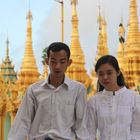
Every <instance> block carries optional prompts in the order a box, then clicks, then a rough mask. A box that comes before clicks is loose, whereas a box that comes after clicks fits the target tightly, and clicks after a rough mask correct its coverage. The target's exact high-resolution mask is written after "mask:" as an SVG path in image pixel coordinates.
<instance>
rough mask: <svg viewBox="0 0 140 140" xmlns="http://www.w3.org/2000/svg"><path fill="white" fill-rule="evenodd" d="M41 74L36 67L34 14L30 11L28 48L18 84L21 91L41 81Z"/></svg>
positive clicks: (28, 16) (28, 14)
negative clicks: (33, 44)
mask: <svg viewBox="0 0 140 140" xmlns="http://www.w3.org/2000/svg"><path fill="white" fill-rule="evenodd" d="M39 75H40V74H39V72H38V68H37V65H36V60H35V58H34V54H33V49H32V13H31V11H30V10H29V11H28V13H27V35H26V48H25V54H24V57H23V61H22V65H21V68H20V72H19V73H18V81H17V84H18V86H19V87H20V89H19V90H21V91H23V92H24V91H25V89H26V88H27V87H28V86H29V85H30V84H32V83H34V82H36V81H37V80H39Z"/></svg>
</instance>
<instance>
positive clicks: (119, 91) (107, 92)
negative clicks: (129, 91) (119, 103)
mask: <svg viewBox="0 0 140 140" xmlns="http://www.w3.org/2000/svg"><path fill="white" fill-rule="evenodd" d="M125 90H126V87H125V86H124V87H122V88H120V89H119V90H117V91H108V90H106V89H104V90H103V94H105V95H109V96H112V95H113V94H114V93H115V95H117V94H120V93H122V92H123V91H125Z"/></svg>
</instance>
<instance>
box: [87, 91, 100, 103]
mask: <svg viewBox="0 0 140 140" xmlns="http://www.w3.org/2000/svg"><path fill="white" fill-rule="evenodd" d="M101 95H102V91H100V92H96V93H95V94H94V95H93V96H91V97H90V98H89V99H88V103H89V104H90V103H94V102H96V101H97V100H98V99H99V98H100V96H101Z"/></svg>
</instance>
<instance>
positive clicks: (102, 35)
mask: <svg viewBox="0 0 140 140" xmlns="http://www.w3.org/2000/svg"><path fill="white" fill-rule="evenodd" d="M98 23H99V34H98V44H97V54H96V57H95V61H94V65H95V64H96V62H97V60H98V59H99V58H100V57H101V56H103V55H107V54H109V50H108V46H107V31H106V21H105V18H103V17H102V16H101V13H100V7H99V16H98ZM91 78H92V87H94V89H96V86H97V76H96V73H95V70H94V69H93V70H92V72H91ZM94 93H95V91H92V93H91V95H89V96H92V95H94Z"/></svg>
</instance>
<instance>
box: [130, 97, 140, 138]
mask: <svg viewBox="0 0 140 140" xmlns="http://www.w3.org/2000/svg"><path fill="white" fill-rule="evenodd" d="M131 129H132V140H140V95H139V94H136V95H135V97H134V107H133V114H132V128H131Z"/></svg>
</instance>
